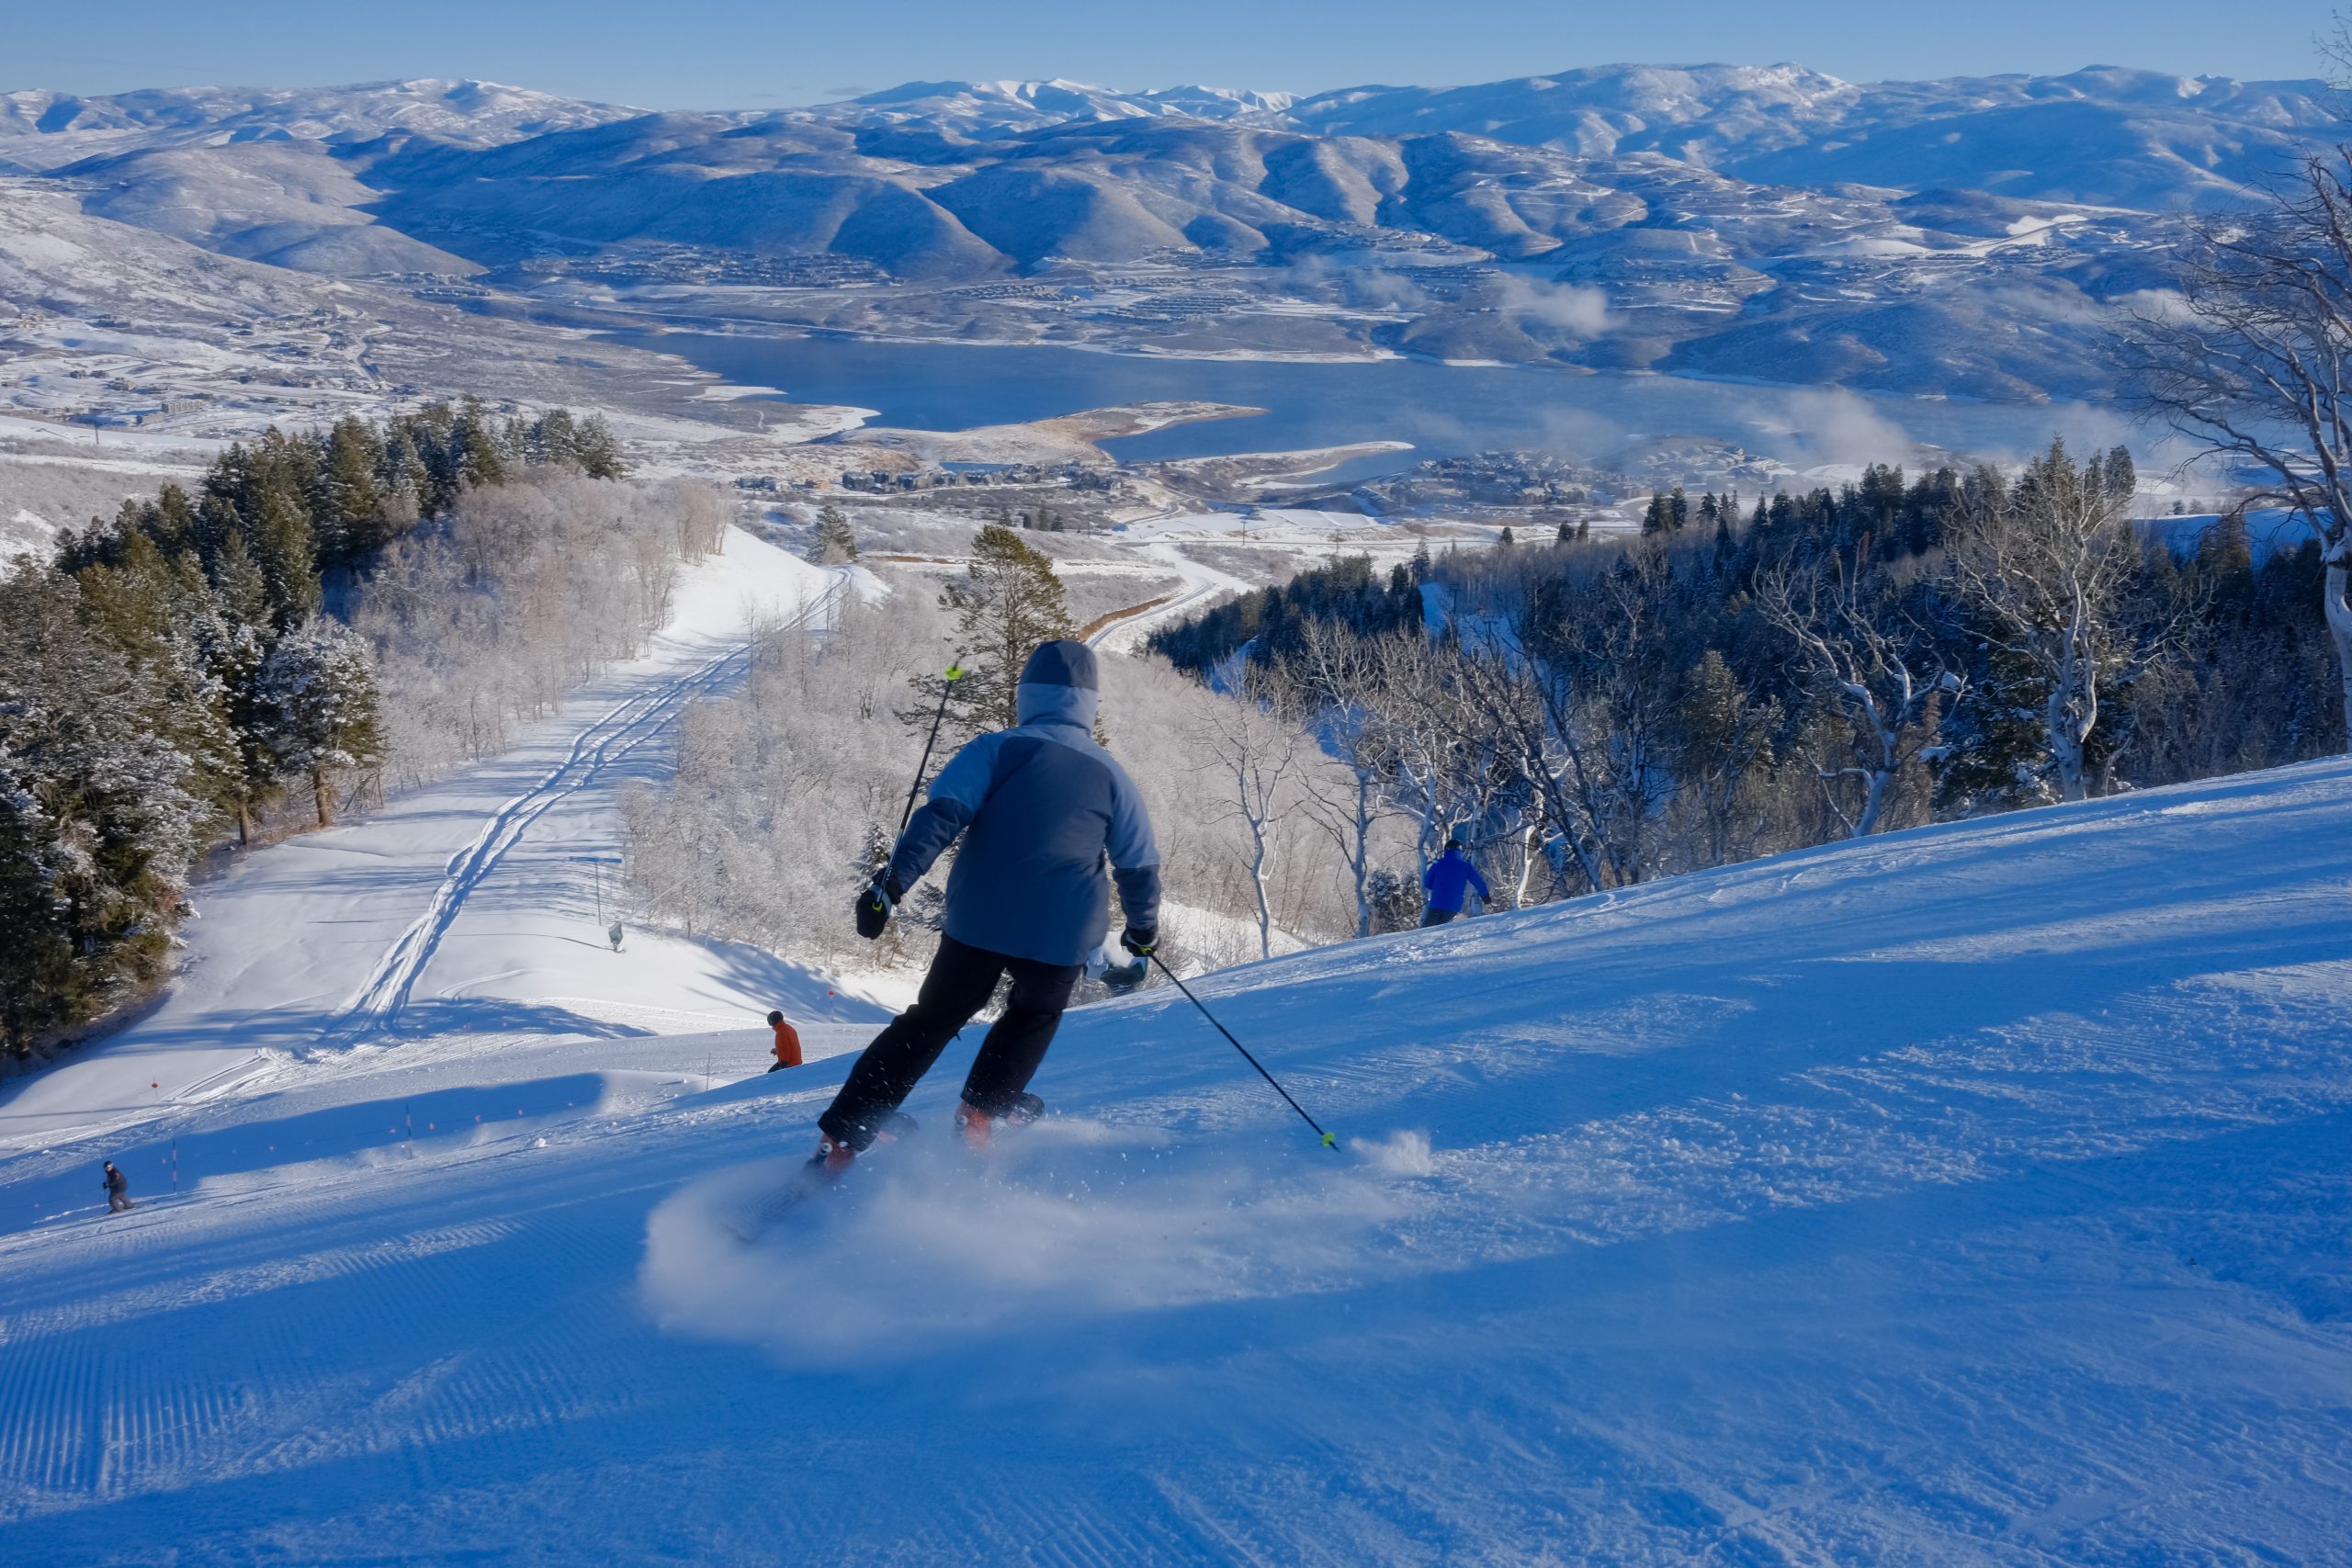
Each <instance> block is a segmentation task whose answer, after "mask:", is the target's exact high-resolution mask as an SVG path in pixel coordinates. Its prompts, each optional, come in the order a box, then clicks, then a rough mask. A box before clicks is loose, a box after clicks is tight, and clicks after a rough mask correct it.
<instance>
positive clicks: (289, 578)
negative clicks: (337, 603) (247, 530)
mask: <svg viewBox="0 0 2352 1568" xmlns="http://www.w3.org/2000/svg"><path fill="white" fill-rule="evenodd" d="M251 547H252V549H253V554H254V564H255V565H257V566H258V567H260V568H261V579H262V584H263V587H264V590H265V592H266V594H267V596H268V602H269V622H270V625H271V626H273V627H274V628H276V629H277V630H278V631H280V632H283V631H286V630H288V628H290V627H293V626H300V625H301V624H302V623H303V622H304V621H306V620H308V619H310V618H311V615H313V614H315V613H316V612H317V610H318V607H319V570H318V560H317V557H316V554H315V552H314V549H313V546H312V539H311V514H310V512H309V510H308V509H307V508H306V507H304V506H303V504H302V500H301V497H300V494H299V493H297V492H294V491H289V490H288V488H287V487H286V486H285V485H282V484H269V485H265V486H263V487H262V488H261V489H260V491H258V493H257V494H256V495H255V496H254V536H253V539H252V540H251Z"/></svg>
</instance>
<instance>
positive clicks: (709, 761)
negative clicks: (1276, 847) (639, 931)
mask: <svg viewBox="0 0 2352 1568" xmlns="http://www.w3.org/2000/svg"><path fill="white" fill-rule="evenodd" d="M1069 635H1071V626H1070V620H1069V613H1068V611H1067V609H1066V607H1065V606H1064V604H1063V602H1062V585H1061V583H1060V581H1058V579H1057V577H1056V575H1055V572H1054V566H1053V561H1052V559H1051V558H1049V557H1047V556H1046V555H1045V554H1043V553H1042V552H1040V551H1038V550H1037V549H1035V547H1032V546H1030V545H1029V544H1028V543H1027V542H1026V541H1025V540H1024V539H1023V536H1022V535H1021V533H1020V531H1019V530H1017V529H1014V528H1009V527H1004V526H1001V525H989V526H986V527H983V528H982V529H980V530H979V531H978V535H977V536H976V537H975V539H974V545H973V553H972V558H971V561H970V563H969V564H968V566H967V569H966V570H964V571H963V572H962V573H961V574H959V575H958V576H957V577H956V578H955V579H953V580H952V581H950V582H949V583H948V584H947V585H946V587H945V589H944V592H940V593H938V594H937V595H936V596H933V595H930V594H925V593H922V592H914V591H912V584H911V582H910V581H902V583H901V585H900V588H899V592H895V593H893V594H892V595H891V596H890V597H889V598H888V600H886V601H883V602H881V603H879V604H864V603H860V602H856V601H854V600H853V601H852V602H850V603H849V604H846V605H845V606H844V607H843V608H842V611H841V613H840V615H839V617H838V618H837V620H836V621H835V622H834V624H833V625H832V626H831V629H830V630H829V631H828V632H827V633H826V634H825V635H824V636H822V637H810V636H809V635H808V634H807V633H806V632H805V631H803V630H801V629H799V628H797V627H794V628H779V629H778V631H777V633H776V635H775V636H773V637H768V638H766V639H764V640H763V643H762V644H761V647H760V649H759V651H758V654H757V657H756V659H755V660H754V663H753V666H752V672H751V674H750V676H749V678H748V679H747V680H746V682H745V683H744V685H743V687H742V689H741V691H740V692H738V693H736V694H733V695H730V696H728V697H725V698H718V699H711V700H706V701H702V702H697V703H695V704H694V705H692V706H691V707H689V708H688V709H687V711H686V715H685V717H684V721H683V723H682V728H681V733H680V738H679V743H678V757H677V770H676V773H675V774H674V776H673V778H672V779H671V780H670V781H668V782H667V783H666V784H663V785H662V786H658V787H657V786H648V787H644V788H641V789H639V790H638V791H636V792H634V793H633V794H632V795H629V796H628V798H627V800H626V801H625V803H624V818H625V824H624V834H623V846H624V858H625V861H626V875H627V876H628V883H629V887H630V890H631V893H632V896H633V897H635V899H636V900H637V902H638V906H639V909H640V910H641V911H642V912H643V914H644V915H645V916H647V917H648V918H650V919H657V920H661V921H664V922H666V923H669V924H672V925H674V926H677V927H679V928H681V929H683V930H684V931H689V932H692V933H695V934H704V935H711V936H718V937H726V938H732V939H736V940H741V941H744V942H752V943H755V944H757V945H760V946H763V947H766V948H768V949H770V950H772V951H775V952H780V953H789V954H791V955H792V956H794V957H795V958H798V959H801V960H803V961H807V962H820V963H828V964H840V965H854V966H859V967H865V966H870V965H872V964H875V963H876V961H877V960H878V961H880V962H881V963H884V964H892V963H899V962H911V961H913V960H914V959H916V958H918V957H921V956H925V955H927V953H928V948H927V945H926V940H925V936H924V933H925V931H927V929H928V928H929V926H930V924H931V923H933V921H935V919H936V914H937V910H938V907H939V889H940V887H941V886H942V885H943V884H944V881H945V878H946V872H947V866H946V865H945V864H942V865H941V866H940V867H938V868H937V869H935V870H934V871H933V874H931V875H930V876H928V877H926V878H925V879H924V881H923V883H922V885H921V886H918V887H917V888H916V889H915V891H914V894H913V896H912V897H910V899H909V901H908V904H907V907H906V908H905V910H904V911H903V914H902V918H901V919H899V920H898V921H896V922H894V924H893V927H892V932H891V934H890V935H889V936H888V937H887V938H886V939H885V940H884V941H883V942H882V943H881V944H880V946H879V948H876V947H875V946H870V945H868V944H867V943H865V942H860V941H858V940H857V938H856V936H855V935H854V932H853V931H852V930H851V927H850V919H849V911H850V902H851V899H852V897H853V896H854V894H855V893H856V891H857V890H858V889H860V888H862V887H864V886H865V884H866V882H867V881H868V880H869V879H870V878H871V877H872V876H873V874H875V871H876V868H877V867H878V866H879V865H880V863H881V862H882V861H883V859H884V858H886V857H887V856H888V852H889V846H890V843H891V841H892V840H893V839H894V838H895V837H896V834H897V830H898V826H899V814H900V812H901V810H902V809H903V807H905V805H906V799H907V790H908V786H909V784H910V783H911V782H912V777H913V774H914V772H915V768H916V763H917V761H918V759H919V758H920V757H921V756H922V748H923V741H924V737H925V735H926V733H927V731H928V730H929V729H930V728H931V725H932V722H933V717H934V716H935V715H937V713H938V712H939V705H940V700H941V697H942V689H941V676H942V672H943V671H944V670H945V669H946V668H947V667H948V665H949V663H950V662H951V661H954V662H955V663H956V664H958V665H960V666H961V667H962V668H963V670H964V671H965V674H964V676H963V678H962V679H960V680H958V681H956V682H955V684H954V686H953V687H952V688H950V689H949V691H948V692H947V693H946V696H947V698H948V703H947V710H946V722H945V725H944V728H943V731H942V734H941V737H940V745H939V749H938V750H937V751H936V752H935V753H934V754H933V757H932V760H931V767H932V770H933V772H936V771H937V769H938V768H939V767H940V766H941V765H942V764H944V762H945V761H946V759H947V757H948V756H949V755H950V754H952V752H953V750H954V749H955V748H956V746H958V745H960V744H961V743H962V742H963V741H965V740H966V739H969V738H970V737H971V736H973V735H975V734H978V732H979V731H981V730H983V729H989V728H997V727H999V726H1001V725H1006V724H1010V723H1012V721H1013V717H1014V712H1013V702H1014V685H1015V679H1016V677H1017V676H1018V674H1019V671H1020V669H1021V665H1022V662H1023V660H1025V659H1026V658H1027V657H1028V655H1029V652H1030V650H1031V649H1034V648H1035V647H1036V645H1037V644H1038V643H1040V642H1044V641H1046V640H1048V639H1050V638H1053V637H1067V636H1069ZM1103 683H1104V684H1103V705H1102V715H1101V719H1100V722H1099V725H1098V728H1097V732H1096V738H1097V739H1100V740H1102V741H1103V742H1104V743H1105V744H1107V745H1108V746H1109V747H1110V748H1111V750H1113V752H1114V754H1115V755H1116V756H1117V757H1118V758H1119V759H1120V761H1122V762H1124V763H1125V765H1126V766H1127V768H1128V770H1129V772H1130V773H1132V774H1133V775H1134V777H1135V779H1136V784H1137V787H1138V788H1140V789H1141V790H1142V792H1143V794H1144V796H1145V799H1146V801H1147V803H1148V806H1149V808H1150V810H1151V814H1152V820H1153V824H1154V827H1155V829H1156V830H1157V833H1158V836H1159V846H1160V852H1161V858H1162V861H1163V863H1164V865H1165V876H1166V883H1167V895H1168V900H1169V904H1168V911H1169V918H1168V919H1167V920H1166V921H1165V922H1164V925H1163V931H1165V932H1166V936H1167V940H1168V942H1170V943H1171V944H1172V945H1170V946H1169V947H1167V948H1166V949H1165V950H1164V951H1166V952H1168V953H1170V954H1171V961H1173V958H1172V955H1173V954H1175V953H1178V952H1179V951H1180V950H1182V951H1184V952H1186V953H1189V955H1190V956H1191V957H1192V958H1193V961H1195V962H1201V963H1207V964H1218V963H1227V962H1233V961H1236V960H1238V959H1241V958H1244V957H1249V956H1252V955H1254V954H1255V953H1258V952H1259V951H1260V950H1261V942H1260V940H1259V938H1258V937H1257V936H1256V935H1253V934H1252V933H1251V931H1250V924H1251V923H1252V922H1253V921H1254V915H1253V913H1252V912H1253V911H1254V910H1255V909H1256V908H1258V907H1259V904H1260V902H1261V891H1262V894H1263V901H1264V902H1265V903H1267V904H1268V906H1269V907H1271V908H1273V909H1274V910H1275V911H1276V919H1278V920H1279V921H1280V922H1281V923H1282V924H1283V927H1284V928H1286V929H1308V930H1318V931H1319V930H1324V929H1327V928H1329V927H1331V926H1333V925H1334V923H1335V922H1337V921H1339V920H1340V919H1342V911H1343V909H1344V907H1345V899H1346V897H1347V895H1346V891H1345V886H1344V885H1343V883H1342V881H1341V879H1340V877H1339V876H1338V875H1337V874H1336V873H1335V872H1334V871H1333V870H1332V868H1331V866H1330V865H1329V863H1324V862H1322V861H1318V860H1317V859H1314V858H1313V857H1310V856H1306V855H1301V856H1297V857H1295V858H1289V859H1280V860H1271V859H1269V858H1267V857H1266V856H1264V855H1262V854H1255V855H1253V851H1252V834H1251V832H1250V828H1249V826H1248V825H1247V824H1246V823H1245V822H1244V821H1243V820H1241V819H1240V818H1239V817H1238V816H1237V815H1236V814H1235V813H1234V812H1233V811H1232V810H1231V809H1230V807H1229V804H1228V803H1227V800H1226V798H1225V791H1224V786H1223V784H1222V783H1221V773H1220V771H1219V770H1220V764H1219V763H1218V761H1217V760H1216V759H1217V755H1218V752H1217V746H1218V737H1219V735H1220V734H1221V732H1222V731H1223V730H1224V729H1226V728H1229V727H1231V726H1232V725H1233V724H1235V723H1236V722H1241V723H1243V724H1247V723H1250V722H1251V720H1250V716H1249V715H1248V714H1247V713H1246V712H1245V711H1244V710H1242V709H1240V708H1239V707H1238V705H1235V704H1233V703H1231V702H1228V701H1227V699H1225V698H1224V697H1222V696H1219V695H1217V694H1215V693H1213V692H1210V691H1207V690H1205V689H1204V688H1203V687H1202V686H1201V685H1200V684H1199V683H1197V682H1193V681H1191V680H1188V679H1186V678H1185V677H1183V676H1182V675H1179V674H1178V673H1176V672H1175V671H1173V670H1171V669H1170V668H1169V666H1168V665H1167V664H1166V663H1165V662H1164V661H1162V660H1123V659H1111V660H1104V663H1103ZM1303 740H1304V738H1303V737H1302V741H1303ZM1308 750H1311V748H1306V747H1304V746H1302V750H1301V757H1302V759H1304V758H1305V756H1306V751H1308ZM1310 775H1313V776H1315V777H1317V779H1318V780H1320V781H1321V782H1323V783H1326V784H1328V783H1329V782H1330V781H1329V779H1328V778H1324V777H1323V776H1322V775H1320V774H1317V773H1315V770H1313V769H1312V768H1307V767H1304V766H1302V768H1301V769H1300V770H1299V773H1298V775H1297V776H1299V777H1301V778H1306V777H1308V776H1310ZM1253 863H1254V865H1255V866H1256V870H1255V871H1254V872H1253V870H1252V869H1251V868H1252V865H1253ZM1269 940H1273V939H1272V938H1269Z"/></svg>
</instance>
